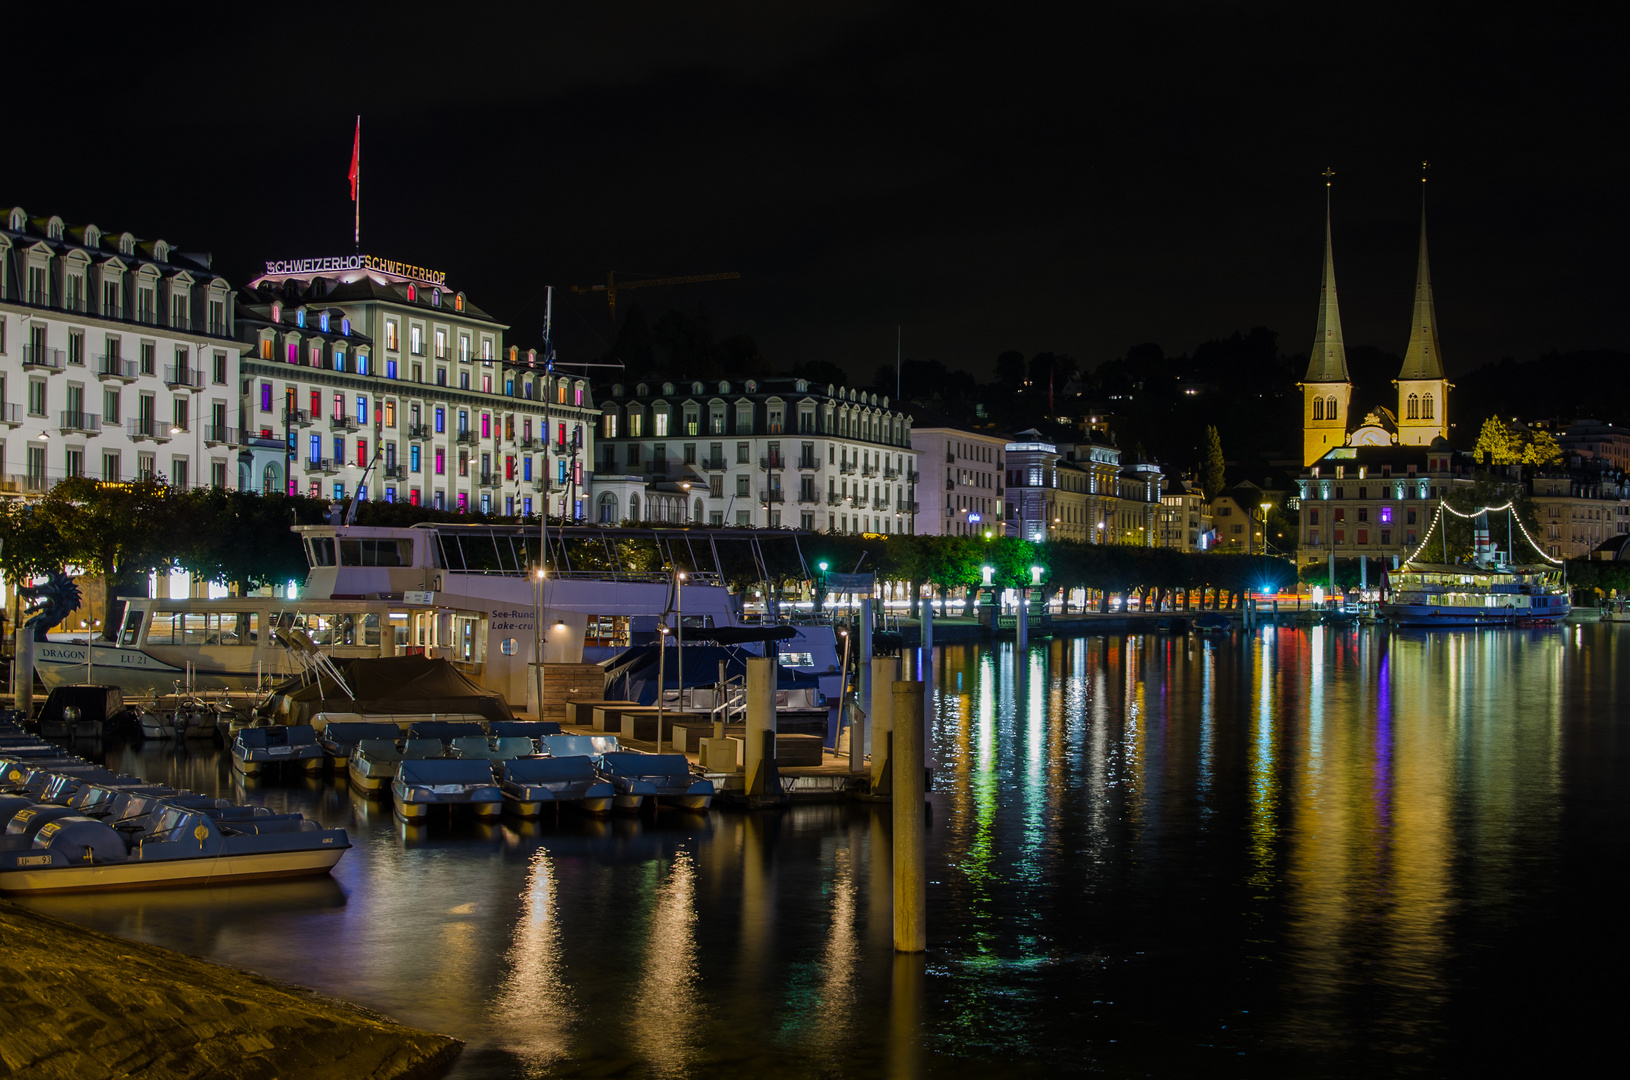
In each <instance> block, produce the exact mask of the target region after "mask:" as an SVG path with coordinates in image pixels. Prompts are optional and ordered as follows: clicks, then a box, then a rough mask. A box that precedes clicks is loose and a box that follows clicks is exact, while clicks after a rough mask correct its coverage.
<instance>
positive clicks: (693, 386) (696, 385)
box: [690, 382, 705, 394]
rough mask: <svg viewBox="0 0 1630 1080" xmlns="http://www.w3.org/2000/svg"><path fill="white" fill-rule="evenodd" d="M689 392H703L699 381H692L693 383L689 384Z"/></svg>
mask: <svg viewBox="0 0 1630 1080" xmlns="http://www.w3.org/2000/svg"><path fill="white" fill-rule="evenodd" d="M690 392H691V393H693V394H701V393H704V392H705V391H703V389H702V384H701V383H699V382H693V383H691V384H690Z"/></svg>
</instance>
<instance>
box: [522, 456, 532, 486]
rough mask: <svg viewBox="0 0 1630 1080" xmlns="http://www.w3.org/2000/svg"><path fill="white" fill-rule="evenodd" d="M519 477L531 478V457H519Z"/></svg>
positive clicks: (523, 478)
mask: <svg viewBox="0 0 1630 1080" xmlns="http://www.w3.org/2000/svg"><path fill="white" fill-rule="evenodd" d="M521 479H522V480H530V479H532V459H531V458H529V457H524V458H522V459H521Z"/></svg>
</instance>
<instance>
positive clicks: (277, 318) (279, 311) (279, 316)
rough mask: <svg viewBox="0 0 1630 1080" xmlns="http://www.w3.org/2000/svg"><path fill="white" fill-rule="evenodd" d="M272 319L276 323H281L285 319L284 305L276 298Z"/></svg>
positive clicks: (273, 304) (273, 302)
mask: <svg viewBox="0 0 1630 1080" xmlns="http://www.w3.org/2000/svg"><path fill="white" fill-rule="evenodd" d="M272 321H273V322H274V323H281V322H282V321H283V305H282V304H280V303H278V302H277V301H276V300H273V301H272Z"/></svg>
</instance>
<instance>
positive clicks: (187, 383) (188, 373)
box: [164, 364, 204, 390]
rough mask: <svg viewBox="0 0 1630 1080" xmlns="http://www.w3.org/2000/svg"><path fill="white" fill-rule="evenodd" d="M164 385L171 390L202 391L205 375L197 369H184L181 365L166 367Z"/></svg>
mask: <svg viewBox="0 0 1630 1080" xmlns="http://www.w3.org/2000/svg"><path fill="white" fill-rule="evenodd" d="M164 385H165V386H168V387H169V388H170V389H171V390H180V389H181V388H182V387H185V388H186V389H188V390H202V389H203V388H204V373H203V372H202V371H199V370H198V369H197V368H190V367H184V366H182V365H180V364H165V365H164Z"/></svg>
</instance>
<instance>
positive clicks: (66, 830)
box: [0, 806, 351, 894]
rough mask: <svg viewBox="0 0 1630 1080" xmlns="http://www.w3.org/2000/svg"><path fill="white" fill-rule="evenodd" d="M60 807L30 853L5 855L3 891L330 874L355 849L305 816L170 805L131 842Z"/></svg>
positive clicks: (339, 832) (338, 832)
mask: <svg viewBox="0 0 1630 1080" xmlns="http://www.w3.org/2000/svg"><path fill="white" fill-rule="evenodd" d="M56 809H60V810H61V811H63V813H61V814H60V815H54V816H52V818H51V820H48V821H45V822H44V823H43V824H42V825H40V826H39V827H38V829H37V830H36V831H35V832H34V833H33V834H32V836H31V838H30V843H29V845H28V846H27V847H26V848H24V849H21V850H5V851H0V893H10V894H34V893H55V892H70V891H76V892H77V891H87V890H101V889H137V888H168V887H173V886H180V885H206V884H226V883H228V882H234V883H235V882H242V881H245V880H251V879H259V878H273V877H293V876H297V875H303V874H326V873H327V872H328V871H329V870H331V869H333V867H334V864H335V863H337V862H339V860H340V856H342V855H344V854H345V852H346V850H347V849H348V848H349V847H350V846H351V845H350V842H349V840H348V839H347V837H346V833H345V830H344V829H323V828H319V827H318V825H317V823H316V822H314V821H309V820H307V819H306V818H304V817H302V816H301V815H299V814H276V815H255V816H251V817H246V818H238V819H233V820H226V819H221V818H217V817H214V816H212V815H210V814H208V813H206V812H204V811H203V810H199V809H191V808H187V807H182V806H167V807H165V808H164V809H163V810H161V811H160V812H159V814H158V819H157V821H156V823H155V826H154V828H153V829H152V830H151V831H149V832H146V833H145V834H144V835H141V836H139V837H138V838H136V839H135V840H131V841H127V840H126V838H125V837H124V836H122V835H121V833H120V831H119V830H118V829H116V828H114V827H113V826H111V825H109V824H107V823H106V822H104V821H98V820H96V819H95V818H91V817H86V816H84V815H82V814H76V813H74V812H73V810H72V808H70V807H60V808H56ZM23 813H27V811H23ZM18 816H21V815H18ZM15 821H16V818H15V817H14V818H13V822H12V823H13V824H14V823H15ZM10 827H11V825H10V824H8V826H7V828H8V830H9V829H10ZM19 831H20V832H21V831H24V830H21V829H20V830H19Z"/></svg>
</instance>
